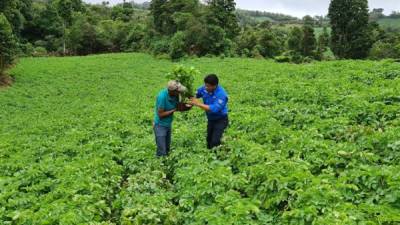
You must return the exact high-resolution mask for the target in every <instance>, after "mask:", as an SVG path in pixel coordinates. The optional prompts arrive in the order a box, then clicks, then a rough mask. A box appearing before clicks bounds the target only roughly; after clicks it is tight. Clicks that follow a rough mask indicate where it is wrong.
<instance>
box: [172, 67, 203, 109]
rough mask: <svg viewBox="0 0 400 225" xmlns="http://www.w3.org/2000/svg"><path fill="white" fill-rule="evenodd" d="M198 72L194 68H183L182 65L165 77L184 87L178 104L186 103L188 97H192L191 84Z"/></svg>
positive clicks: (192, 89)
mask: <svg viewBox="0 0 400 225" xmlns="http://www.w3.org/2000/svg"><path fill="white" fill-rule="evenodd" d="M199 74H200V72H199V71H198V70H196V69H195V68H194V67H189V68H188V67H185V66H183V65H178V66H176V67H175V68H174V69H173V71H172V72H171V73H169V74H168V75H167V78H168V79H169V80H176V81H179V82H180V83H181V84H182V85H183V86H185V87H186V92H184V93H182V94H181V96H180V102H187V101H188V99H189V98H190V97H193V96H194V87H193V82H194V79H195V77H197V76H199Z"/></svg>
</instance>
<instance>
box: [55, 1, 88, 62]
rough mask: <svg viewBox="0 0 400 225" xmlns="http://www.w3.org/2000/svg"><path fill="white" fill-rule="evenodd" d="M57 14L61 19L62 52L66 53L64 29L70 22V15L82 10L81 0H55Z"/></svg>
mask: <svg viewBox="0 0 400 225" xmlns="http://www.w3.org/2000/svg"><path fill="white" fill-rule="evenodd" d="M56 5H57V9H58V14H59V15H60V16H61V18H62V19H63V53H64V54H65V53H66V30H67V28H68V27H69V26H70V25H71V24H72V15H73V13H74V12H76V11H80V10H82V7H83V4H82V1H81V0H57V1H56Z"/></svg>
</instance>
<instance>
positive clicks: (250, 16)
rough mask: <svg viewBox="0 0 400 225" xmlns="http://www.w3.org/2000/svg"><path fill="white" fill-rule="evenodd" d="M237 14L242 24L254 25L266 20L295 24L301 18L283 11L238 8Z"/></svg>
mask: <svg viewBox="0 0 400 225" xmlns="http://www.w3.org/2000/svg"><path fill="white" fill-rule="evenodd" d="M236 15H237V16H238V18H239V21H240V23H241V24H242V25H244V24H249V25H254V24H257V23H260V22H264V21H270V22H272V23H275V24H293V23H299V22H300V21H301V20H300V19H299V18H297V17H294V16H290V15H285V14H281V13H271V12H264V11H252V10H244V9H237V10H236Z"/></svg>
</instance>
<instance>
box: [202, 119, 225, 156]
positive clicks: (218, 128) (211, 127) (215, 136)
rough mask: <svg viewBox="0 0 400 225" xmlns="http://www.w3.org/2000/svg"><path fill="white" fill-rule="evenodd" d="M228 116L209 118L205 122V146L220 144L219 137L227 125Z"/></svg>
mask: <svg viewBox="0 0 400 225" xmlns="http://www.w3.org/2000/svg"><path fill="white" fill-rule="evenodd" d="M228 124H229V120H228V118H223V119H219V120H209V121H208V124H207V148H208V149H212V148H214V147H218V146H220V145H221V138H222V135H223V134H224V131H225V129H226V128H227V127H228Z"/></svg>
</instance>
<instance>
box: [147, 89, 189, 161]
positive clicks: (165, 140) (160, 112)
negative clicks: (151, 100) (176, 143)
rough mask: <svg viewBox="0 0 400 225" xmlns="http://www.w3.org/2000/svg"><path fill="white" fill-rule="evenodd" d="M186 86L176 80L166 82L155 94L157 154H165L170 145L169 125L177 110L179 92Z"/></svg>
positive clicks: (167, 152) (183, 90)
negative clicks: (166, 85) (164, 86)
mask: <svg viewBox="0 0 400 225" xmlns="http://www.w3.org/2000/svg"><path fill="white" fill-rule="evenodd" d="M185 91H186V88H185V86H183V85H182V84H181V83H179V82H178V81H170V82H168V87H167V88H165V89H163V90H162V91H161V92H160V93H159V94H158V96H157V101H156V107H155V110H154V134H155V137H156V144H157V156H159V157H161V156H167V155H168V154H169V151H170V146H171V126H172V121H173V117H174V113H175V112H176V111H177V109H176V108H177V105H178V101H179V94H180V93H182V92H185Z"/></svg>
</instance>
